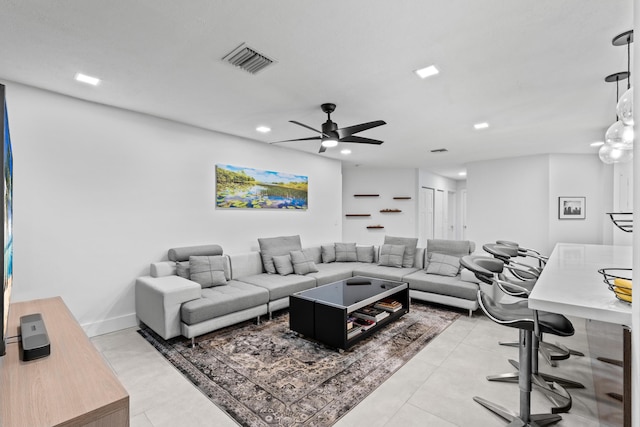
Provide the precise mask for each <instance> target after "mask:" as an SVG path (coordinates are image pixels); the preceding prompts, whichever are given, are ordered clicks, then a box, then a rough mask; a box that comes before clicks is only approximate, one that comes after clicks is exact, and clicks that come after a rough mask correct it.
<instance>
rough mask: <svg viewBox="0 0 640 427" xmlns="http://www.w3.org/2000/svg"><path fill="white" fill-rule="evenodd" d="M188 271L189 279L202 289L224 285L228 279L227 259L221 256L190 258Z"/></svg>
mask: <svg viewBox="0 0 640 427" xmlns="http://www.w3.org/2000/svg"><path fill="white" fill-rule="evenodd" d="M189 271H190V276H189V278H190V279H191V280H193V281H194V282H196V283H199V284H200V286H202V287H203V288H209V287H211V286H221V285H224V284H226V283H227V278H228V277H229V265H228V263H227V258H226V257H224V256H221V255H217V256H190V257H189Z"/></svg>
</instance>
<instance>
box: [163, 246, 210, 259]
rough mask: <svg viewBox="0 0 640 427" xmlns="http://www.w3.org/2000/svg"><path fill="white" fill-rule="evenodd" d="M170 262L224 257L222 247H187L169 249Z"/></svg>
mask: <svg viewBox="0 0 640 427" xmlns="http://www.w3.org/2000/svg"><path fill="white" fill-rule="evenodd" d="M168 255H169V260H170V261H189V257H190V256H215V255H222V247H221V246H220V245H203V246H185V247H182V248H171V249H169V253H168Z"/></svg>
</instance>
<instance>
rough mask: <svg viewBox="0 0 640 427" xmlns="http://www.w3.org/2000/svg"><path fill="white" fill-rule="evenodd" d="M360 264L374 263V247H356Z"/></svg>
mask: <svg viewBox="0 0 640 427" xmlns="http://www.w3.org/2000/svg"><path fill="white" fill-rule="evenodd" d="M356 256H357V258H358V262H369V263H371V262H373V246H356Z"/></svg>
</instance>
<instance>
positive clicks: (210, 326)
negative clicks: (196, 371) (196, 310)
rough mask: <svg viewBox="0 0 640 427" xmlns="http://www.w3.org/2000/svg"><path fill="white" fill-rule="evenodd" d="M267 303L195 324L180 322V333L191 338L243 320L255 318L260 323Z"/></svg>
mask: <svg viewBox="0 0 640 427" xmlns="http://www.w3.org/2000/svg"><path fill="white" fill-rule="evenodd" d="M267 312H268V309H267V304H262V305H259V306H256V307H252V308H247V309H245V310H240V311H236V312H235V313H229V314H226V315H224V316H220V317H215V318H213V319H209V320H205V321H204V322H200V323H197V324H195V325H187V324H186V323H182V322H181V323H180V325H181V326H180V328H181V330H182V335H184V336H185V337H187V338H191V339H192V342H193V338H194V337H197V336H198V335H202V334H206V333H208V332H211V331H215V330H216V329H221V328H226V327H227V326H231V325H235V324H236V323H240V322H244V321H245V320H250V319H253V318H254V317H255V318H256V322H257V323H260V316H263V315H265V314H267Z"/></svg>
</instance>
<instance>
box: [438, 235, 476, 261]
mask: <svg viewBox="0 0 640 427" xmlns="http://www.w3.org/2000/svg"><path fill="white" fill-rule="evenodd" d="M432 252H438V253H441V254H447V255H453V256H457V257H458V258H462V257H463V256H466V255H469V254H470V253H471V252H473V249H472V245H471V242H470V241H468V240H446V239H429V240H427V255H428V254H430V253H432Z"/></svg>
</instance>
